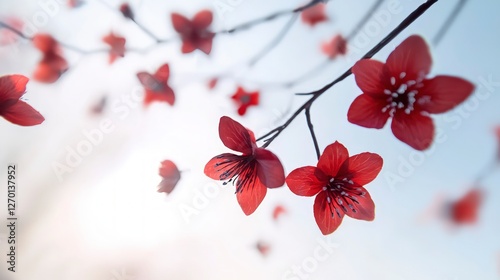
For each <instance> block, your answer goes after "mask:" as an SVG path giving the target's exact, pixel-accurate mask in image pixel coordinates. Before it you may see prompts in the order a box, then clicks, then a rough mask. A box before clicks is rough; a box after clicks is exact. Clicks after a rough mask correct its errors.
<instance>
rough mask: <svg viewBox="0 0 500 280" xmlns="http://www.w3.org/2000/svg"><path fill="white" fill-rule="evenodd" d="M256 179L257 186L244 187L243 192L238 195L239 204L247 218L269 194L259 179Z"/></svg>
mask: <svg viewBox="0 0 500 280" xmlns="http://www.w3.org/2000/svg"><path fill="white" fill-rule="evenodd" d="M255 179H256V180H255V184H254V185H253V186H248V187H244V188H243V189H242V190H241V191H239V192H237V193H236V198H237V199H238V203H239V204H240V206H241V209H242V210H243V213H245V215H247V216H248V215H250V214H252V213H253V212H255V210H256V209H257V207H259V205H260V203H261V202H262V200H264V197H265V196H266V193H267V188H266V187H265V186H264V185H262V184H261V183H260V181H259V179H258V177H256V178H255Z"/></svg>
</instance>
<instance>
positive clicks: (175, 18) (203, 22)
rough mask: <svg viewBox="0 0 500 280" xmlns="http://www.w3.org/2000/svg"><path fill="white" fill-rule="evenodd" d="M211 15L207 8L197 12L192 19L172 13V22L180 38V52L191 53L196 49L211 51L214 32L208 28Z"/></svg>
mask: <svg viewBox="0 0 500 280" xmlns="http://www.w3.org/2000/svg"><path fill="white" fill-rule="evenodd" d="M212 20H213V15H212V12H211V11H209V10H202V11H200V12H198V13H197V14H196V15H195V16H194V18H193V20H189V19H187V18H186V17H184V16H183V15H181V14H178V13H172V24H173V26H174V29H175V31H177V33H179V34H180V36H181V39H182V49H181V50H182V53H191V52H193V51H194V50H196V49H198V50H200V51H202V52H204V53H206V54H210V51H212V40H213V38H214V36H215V33H213V32H212V31H210V30H209V29H208V28H209V27H210V25H211V24H212Z"/></svg>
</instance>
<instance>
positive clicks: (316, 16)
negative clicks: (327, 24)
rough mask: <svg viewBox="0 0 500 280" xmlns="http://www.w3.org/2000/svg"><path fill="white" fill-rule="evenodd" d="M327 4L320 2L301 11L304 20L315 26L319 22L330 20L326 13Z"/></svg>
mask: <svg viewBox="0 0 500 280" xmlns="http://www.w3.org/2000/svg"><path fill="white" fill-rule="evenodd" d="M325 10H326V4H324V3H318V4H316V5H314V6H313V7H310V8H307V9H305V10H304V11H302V13H301V15H300V16H301V18H302V21H303V22H304V23H305V24H307V25H310V26H315V25H316V24H318V23H321V22H324V21H328V16H327V15H326V12H325Z"/></svg>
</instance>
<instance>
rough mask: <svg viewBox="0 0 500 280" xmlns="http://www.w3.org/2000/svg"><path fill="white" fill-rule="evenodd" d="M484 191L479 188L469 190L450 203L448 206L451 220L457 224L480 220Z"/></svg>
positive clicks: (467, 223) (470, 223)
mask: <svg viewBox="0 0 500 280" xmlns="http://www.w3.org/2000/svg"><path fill="white" fill-rule="evenodd" d="M483 197H484V194H483V191H482V190H481V189H479V188H473V189H471V190H469V191H468V192H467V193H466V194H465V195H464V196H463V197H461V198H460V199H458V200H457V201H454V202H452V203H450V204H449V205H448V206H447V207H446V208H447V209H446V210H447V211H446V213H448V215H447V216H448V218H449V220H450V221H451V222H452V223H453V224H455V225H472V224H475V223H476V222H477V220H478V216H479V210H480V207H481V204H482V203H483Z"/></svg>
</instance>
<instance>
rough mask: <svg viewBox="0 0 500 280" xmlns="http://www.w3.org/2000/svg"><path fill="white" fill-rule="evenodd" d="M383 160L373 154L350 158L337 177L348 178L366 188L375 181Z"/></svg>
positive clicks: (362, 154)
mask: <svg viewBox="0 0 500 280" xmlns="http://www.w3.org/2000/svg"><path fill="white" fill-rule="evenodd" d="M383 162H384V161H383V160H382V158H381V157H380V156H379V155H377V154H373V153H361V154H357V155H354V156H352V157H350V158H349V159H348V160H346V161H345V162H344V164H343V165H342V168H341V169H340V171H339V174H338V175H337V176H338V177H339V178H340V177H342V178H344V177H345V178H347V179H348V180H352V181H353V182H354V183H356V184H358V185H361V186H364V185H366V184H368V183H370V182H371V181H373V180H374V179H375V178H376V177H377V175H378V173H379V172H380V170H381V169H382V164H383Z"/></svg>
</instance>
